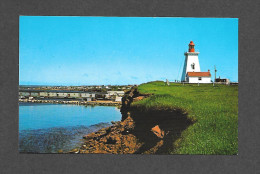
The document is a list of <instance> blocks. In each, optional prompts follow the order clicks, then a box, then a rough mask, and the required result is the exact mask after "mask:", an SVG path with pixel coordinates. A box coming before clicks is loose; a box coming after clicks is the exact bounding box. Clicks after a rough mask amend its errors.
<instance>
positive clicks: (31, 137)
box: [19, 103, 121, 153]
mask: <svg viewBox="0 0 260 174" xmlns="http://www.w3.org/2000/svg"><path fill="white" fill-rule="evenodd" d="M120 120H121V113H120V110H119V109H118V108H116V107H113V106H94V107H93V106H88V107H86V106H83V105H66V104H43V103H20V104H19V151H20V152H31V153H57V152H58V151H60V150H62V151H63V152H68V151H69V150H71V149H73V148H75V147H77V146H79V145H80V144H81V141H80V139H81V138H82V136H83V135H86V134H88V133H91V132H94V131H97V130H99V129H101V128H103V127H107V126H109V125H110V122H111V121H120Z"/></svg>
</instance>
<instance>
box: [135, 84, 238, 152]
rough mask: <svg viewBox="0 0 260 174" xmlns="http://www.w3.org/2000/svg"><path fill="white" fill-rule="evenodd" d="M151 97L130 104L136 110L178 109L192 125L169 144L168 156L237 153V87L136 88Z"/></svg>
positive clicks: (144, 85)
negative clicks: (185, 114) (170, 154)
mask: <svg viewBox="0 0 260 174" xmlns="http://www.w3.org/2000/svg"><path fill="white" fill-rule="evenodd" d="M138 91H139V92H140V93H142V94H153V95H152V96H150V97H148V98H146V99H144V100H141V101H138V102H134V103H132V106H134V107H138V108H140V109H146V110H149V109H176V108H178V109H181V110H183V112H186V113H188V118H189V119H191V120H193V121H194V122H195V123H194V124H193V125H191V126H190V127H188V128H187V129H186V130H185V131H183V132H182V134H181V138H180V139H178V140H177V141H175V142H173V145H172V149H170V153H172V154H227V155H234V154H238V86H237V85H234V86H226V85H215V87H213V86H212V84H200V86H198V85H197V84H193V85H191V84H189V85H188V84H185V85H184V86H183V85H182V84H175V83H171V84H170V86H167V85H165V82H160V81H156V82H149V83H146V84H141V85H140V86H138Z"/></svg>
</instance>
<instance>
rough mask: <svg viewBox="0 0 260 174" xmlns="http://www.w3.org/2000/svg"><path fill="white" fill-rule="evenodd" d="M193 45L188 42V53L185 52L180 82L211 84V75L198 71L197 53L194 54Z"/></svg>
mask: <svg viewBox="0 0 260 174" xmlns="http://www.w3.org/2000/svg"><path fill="white" fill-rule="evenodd" d="M194 47H195V44H194V43H193V42H192V41H190V44H189V51H188V52H185V53H184V55H185V61H184V66H183V72H182V77H181V81H182V82H188V83H211V74H210V71H209V70H208V72H201V71H200V64H199V56H198V55H199V52H195V48H194Z"/></svg>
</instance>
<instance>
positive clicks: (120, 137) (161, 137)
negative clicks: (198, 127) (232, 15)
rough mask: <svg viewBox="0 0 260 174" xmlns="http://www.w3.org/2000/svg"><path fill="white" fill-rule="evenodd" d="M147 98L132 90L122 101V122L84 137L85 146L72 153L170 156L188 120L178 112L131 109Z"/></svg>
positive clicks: (188, 123) (189, 122)
mask: <svg viewBox="0 0 260 174" xmlns="http://www.w3.org/2000/svg"><path fill="white" fill-rule="evenodd" d="M146 97H149V95H142V94H140V93H139V92H138V90H137V88H136V87H134V88H132V89H131V90H130V91H129V92H127V93H126V94H125V96H124V97H123V99H122V107H121V113H122V121H120V122H116V123H114V124H113V125H112V126H110V127H108V128H103V129H101V130H99V131H97V132H94V133H91V134H88V135H86V136H84V139H85V141H84V144H83V145H82V146H81V147H80V148H79V149H74V150H73V151H71V153H115V154H133V153H136V154H169V150H173V143H174V141H176V140H177V139H178V138H179V137H180V135H181V132H182V131H183V130H185V129H186V128H187V127H188V126H189V125H191V121H190V120H189V119H187V115H186V114H184V113H183V112H182V111H180V110H148V111H143V110H140V109H138V108H134V107H131V103H132V102H134V101H138V100H142V99H143V98H146Z"/></svg>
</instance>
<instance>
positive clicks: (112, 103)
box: [19, 99, 122, 106]
mask: <svg viewBox="0 0 260 174" xmlns="http://www.w3.org/2000/svg"><path fill="white" fill-rule="evenodd" d="M19 102H23V103H53V104H75V105H92V106H96V105H98V106H120V105H121V104H122V102H115V101H108V100H97V101H78V100H70V101H65V100H53V99H52V100H40V99H32V100H30V99H19Z"/></svg>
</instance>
